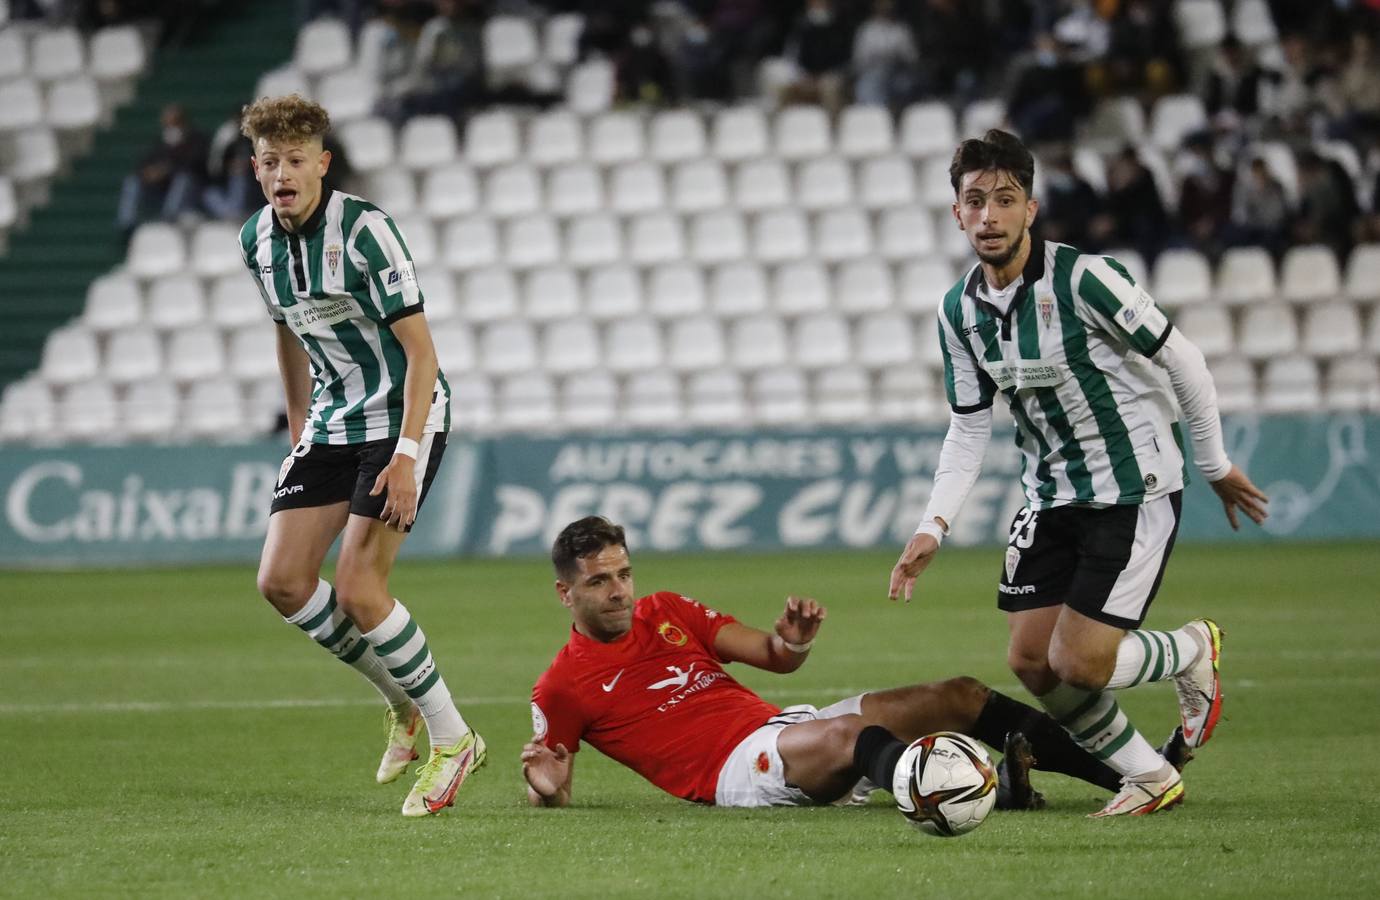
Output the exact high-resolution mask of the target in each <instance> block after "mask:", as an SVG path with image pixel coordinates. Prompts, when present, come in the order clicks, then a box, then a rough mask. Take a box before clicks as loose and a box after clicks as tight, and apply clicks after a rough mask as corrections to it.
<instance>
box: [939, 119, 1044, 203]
mask: <svg viewBox="0 0 1380 900" xmlns="http://www.w3.org/2000/svg"><path fill="white" fill-rule="evenodd" d="M990 171H996V172H1007V173H1008V174H1010V175H1011V177H1012V178H1014V179H1015V180H1016V183H1017V184H1019V185H1020V186H1021V187H1022V188H1024V189H1025V195H1026V196H1027V197H1029V196H1030V192H1031V190H1032V189H1033V188H1034V186H1035V157H1033V156H1031V155H1030V151H1029V150H1027V149H1026V147H1025V144H1022V143H1021V139H1020V138H1018V137H1016V136H1015V135H1014V134H1012V133H1011V132H1009V131H1002V130H1001V129H1000V128H993V129H992V130H991V131H988V132H987V133H986V134H984V135H983V136H982V137H981V138H969V139H968V140H966V141H964V142H963V143H961V144H959V145H958V149H957V150H955V151H954V161H953V162H952V163H950V164H949V181H950V183H952V184H953V186H954V196H958V185H959V182H961V181H962V180H963V176H964V175H967V174H968V173H969V172H990Z"/></svg>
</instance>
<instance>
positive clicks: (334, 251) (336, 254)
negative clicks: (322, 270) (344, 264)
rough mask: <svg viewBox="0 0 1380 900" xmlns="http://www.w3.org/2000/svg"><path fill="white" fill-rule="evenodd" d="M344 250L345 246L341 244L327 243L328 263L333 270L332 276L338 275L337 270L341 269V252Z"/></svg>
mask: <svg viewBox="0 0 1380 900" xmlns="http://www.w3.org/2000/svg"><path fill="white" fill-rule="evenodd" d="M343 252H344V248H343V247H341V246H340V245H339V244H327V245H326V265H327V267H329V268H330V270H331V277H332V278H334V277H335V276H336V272H337V271H338V270H339V269H340V254H341V253H343Z"/></svg>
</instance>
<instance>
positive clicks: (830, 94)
mask: <svg viewBox="0 0 1380 900" xmlns="http://www.w3.org/2000/svg"><path fill="white" fill-rule="evenodd" d="M851 52H852V36H851V34H850V33H849V28H848V24H847V23H846V22H845V21H844V20H843V18H842V17H841V16H840V15H839V14H838V11H837V10H835V9H834V4H833V2H832V0H807V2H806V4H805V11H804V12H803V13H802V14H801V16H800V18H799V19H797V20H796V22H795V26H794V27H793V28H792V29H791V33H790V36H789V37H788V39H787V42H786V58H787V59H789V60H790V61H791V62H793V63H795V66H796V69H797V70H798V72H799V75H798V77H797V78H796V80H795V81H794V82H792V83H791V84H790V85H789V86H788V87H787V88H786V90H785V92H784V94H783V96H782V98H781V99H782V101H783V102H785V103H819V104H821V105H823V106H824V107H825V108H826V109H828V110H829V111H830V112H837V111H838V110H839V108H840V107H842V106H843V99H844V75H845V73H846V72H847V69H848V63H849V55H850V54H851Z"/></svg>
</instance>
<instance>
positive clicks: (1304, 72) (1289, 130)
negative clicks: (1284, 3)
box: [1261, 34, 1319, 135]
mask: <svg viewBox="0 0 1380 900" xmlns="http://www.w3.org/2000/svg"><path fill="white" fill-rule="evenodd" d="M1280 47H1281V48H1282V49H1283V51H1284V65H1283V67H1281V68H1280V69H1279V71H1278V72H1277V73H1275V74H1274V75H1273V77H1272V78H1271V79H1270V89H1269V90H1268V91H1266V92H1265V96H1264V98H1263V100H1264V102H1263V103H1262V105H1261V112H1262V113H1264V114H1265V115H1267V116H1269V117H1270V118H1271V119H1272V120H1273V128H1274V129H1275V130H1278V131H1280V132H1283V133H1285V134H1299V135H1304V134H1307V133H1308V132H1307V116H1308V113H1309V112H1310V111H1311V110H1312V109H1313V107H1314V105H1315V103H1316V98H1315V97H1314V93H1313V85H1314V83H1315V82H1316V80H1317V77H1318V74H1319V73H1318V71H1317V70H1316V68H1315V66H1314V64H1313V61H1312V47H1311V45H1310V44H1309V42H1308V39H1307V38H1305V37H1304V36H1303V35H1301V34H1290V35H1285V36H1284V38H1283V39H1282V40H1281V41H1280Z"/></svg>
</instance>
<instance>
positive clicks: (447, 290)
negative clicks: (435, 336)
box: [417, 265, 460, 324]
mask: <svg viewBox="0 0 1380 900" xmlns="http://www.w3.org/2000/svg"><path fill="white" fill-rule="evenodd" d="M417 284H418V285H419V286H420V287H421V289H422V296H423V297H424V298H425V301H426V317H427V321H428V322H431V323H432V324H436V323H438V322H445V321H448V320H450V319H453V318H454V317H455V316H456V315H458V314H459V311H460V299H459V297H458V296H457V292H456V289H455V277H454V276H453V275H451V273H450V270H449V269H447V268H445V267H444V266H438V265H428V266H425V267H421V266H419V267H417Z"/></svg>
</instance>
